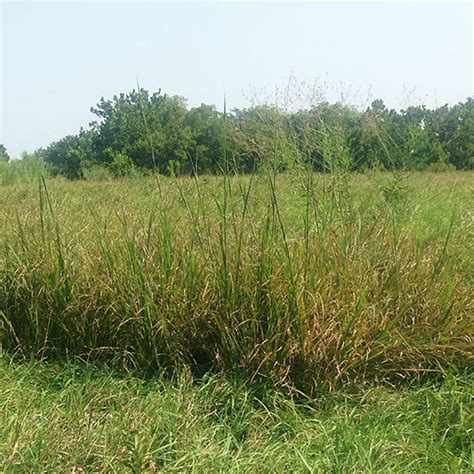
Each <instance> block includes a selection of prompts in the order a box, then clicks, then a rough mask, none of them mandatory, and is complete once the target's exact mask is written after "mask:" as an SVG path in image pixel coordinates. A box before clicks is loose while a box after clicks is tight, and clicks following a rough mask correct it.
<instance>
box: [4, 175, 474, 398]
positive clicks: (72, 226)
mask: <svg viewBox="0 0 474 474" xmlns="http://www.w3.org/2000/svg"><path fill="white" fill-rule="evenodd" d="M473 179H474V177H473V174H472V173H462V172H458V173H456V172H454V173H438V174H431V173H415V174H412V175H406V174H401V173H397V174H376V173H372V174H367V175H357V176H349V175H345V174H343V173H340V174H334V175H325V176H322V175H313V174H308V173H305V172H304V171H301V170H300V171H298V170H296V169H295V170H294V171H293V172H291V173H286V174H283V175H277V176H274V175H272V174H271V173H267V174H265V173H263V174H259V175H256V176H235V177H224V178H221V177H206V176H204V177H199V178H198V179H194V178H179V179H174V178H164V177H157V178H140V179H123V180H120V181H109V182H87V181H85V182H67V181H64V180H61V179H53V180H48V181H43V180H39V181H38V182H37V186H32V185H31V183H27V182H25V183H21V182H20V183H16V184H15V185H14V186H13V185H12V186H8V185H6V186H1V187H0V238H1V242H2V245H1V247H0V322H1V326H0V331H1V335H0V338H1V339H0V340H1V342H2V343H3V346H4V348H5V349H6V350H7V351H9V352H19V353H22V354H23V355H26V356H29V355H31V354H33V355H38V356H43V357H50V358H57V359H61V358H63V357H64V356H66V355H79V356H81V357H86V358H89V359H92V360H95V361H100V360H103V361H106V362H107V363H108V364H110V363H111V362H112V363H114V364H115V365H116V366H120V367H122V368H127V369H130V368H135V369H136V370H137V371H139V372H142V373H147V374H148V375H149V374H152V373H157V372H160V371H162V370H167V371H168V372H169V373H172V372H173V371H176V370H178V371H180V370H181V369H182V368H183V367H190V368H191V370H193V372H194V373H197V374H198V375H199V374H202V373H205V372H206V371H208V370H212V371H214V372H216V371H226V372H233V373H236V374H238V375H239V376H241V375H243V376H245V377H247V378H248V379H250V380H260V381H265V382H271V383H273V384H274V385H276V386H279V387H282V388H285V389H288V390H290V391H291V390H294V389H296V390H298V391H302V392H304V393H307V394H313V393H320V392H321V390H334V389H337V388H338V387H341V386H343V385H346V384H353V383H356V384H358V383H364V382H365V381H370V382H373V381H381V380H385V381H387V380H388V381H392V382H393V381H396V380H404V379H405V378H406V377H407V376H415V377H418V376H420V375H423V376H424V375H426V374H430V373H436V372H441V373H442V372H444V371H447V370H461V371H462V370H465V369H469V368H472V356H473V341H472V335H473V317H472V316H473V312H474V304H473V300H472V293H473V291H472V290H473V281H474V280H473V277H474V272H473V265H472V261H473V256H474V248H473V242H474V234H473V232H474V230H473V228H474V226H473V213H474V205H473V203H474V199H473V186H472V182H473Z"/></svg>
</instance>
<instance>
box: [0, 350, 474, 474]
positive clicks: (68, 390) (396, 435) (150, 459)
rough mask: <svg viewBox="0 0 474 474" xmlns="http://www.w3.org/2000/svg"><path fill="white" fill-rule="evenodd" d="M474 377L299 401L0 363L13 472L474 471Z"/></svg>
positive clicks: (226, 383) (2, 435) (181, 378)
mask: <svg viewBox="0 0 474 474" xmlns="http://www.w3.org/2000/svg"><path fill="white" fill-rule="evenodd" d="M473 388H474V380H473V378H472V375H470V376H469V375H465V376H458V377H456V378H453V377H447V378H446V379H445V381H444V382H443V383H440V384H438V385H424V386H423V385H421V386H416V387H411V388H410V387H405V388H404V389H400V388H399V389H397V390H393V389H390V388H388V387H385V388H382V387H372V388H371V387H366V388H365V389H363V390H360V391H358V392H355V393H354V392H352V393H349V392H347V391H344V390H342V391H340V392H339V393H338V394H337V395H335V394H333V395H331V396H323V397H319V398H317V399H315V400H312V401H307V400H306V401H302V400H300V401H298V400H295V399H292V398H290V397H288V396H283V395H282V393H281V392H279V391H275V390H273V389H271V388H268V387H267V388H264V387H263V386H261V385H256V384H250V383H248V382H246V383H244V382H237V381H231V379H228V378H227V379H226V378H223V377H216V376H209V377H208V376H206V377H204V378H203V379H201V380H196V379H194V378H193V377H192V376H191V375H190V374H189V372H182V373H181V375H177V376H176V377H175V378H174V379H173V380H170V379H165V378H163V377H160V378H155V379H152V380H148V381H144V380H140V379H138V378H135V377H132V376H130V375H129V376H125V375H123V374H122V375H120V374H115V375H114V374H113V373H110V372H105V371H101V370H97V369H94V368H92V367H91V366H90V365H83V364H77V363H76V364H73V363H66V364H62V365H56V364H46V363H44V362H43V363H41V362H28V363H26V362H23V363H12V362H8V361H7V360H6V359H5V360H3V362H0V471H2V472H75V473H80V472H157V471H160V472H440V473H441V472H472V468H473V467H474V466H473V463H472V434H473V433H472V430H473V416H472V415H473V414H472V408H473V406H472V393H473Z"/></svg>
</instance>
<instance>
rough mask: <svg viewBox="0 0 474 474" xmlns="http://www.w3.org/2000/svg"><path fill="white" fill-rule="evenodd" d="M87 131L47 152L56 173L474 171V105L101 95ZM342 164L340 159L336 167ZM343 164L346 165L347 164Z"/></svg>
mask: <svg viewBox="0 0 474 474" xmlns="http://www.w3.org/2000/svg"><path fill="white" fill-rule="evenodd" d="M91 111H92V112H93V113H94V114H95V115H96V116H97V120H96V121H94V122H92V123H91V124H90V129H89V130H82V129H81V131H80V132H79V134H78V135H77V136H68V137H65V138H63V139H62V140H59V141H58V142H56V143H53V144H51V145H50V146H49V147H48V148H47V149H46V151H45V152H44V156H45V160H46V162H47V163H48V165H49V167H50V169H51V172H52V174H53V175H56V174H62V175H64V176H66V177H68V178H73V179H75V178H81V177H83V175H84V169H85V168H87V167H90V166H91V165H95V166H103V167H105V168H107V169H108V170H109V171H111V173H112V174H113V175H115V176H126V175H129V174H130V173H136V172H137V170H144V171H153V172H159V173H162V174H167V173H170V172H172V173H173V174H202V173H218V172H222V171H225V170H227V171H229V170H233V171H235V172H246V173H248V172H252V171H255V170H259V169H266V168H268V167H270V168H271V169H274V170H276V171H279V172H281V171H285V170H287V169H289V168H290V167H293V166H295V164H298V163H302V162H304V163H309V164H311V166H312V169H313V170H314V171H332V170H333V169H334V166H335V165H336V161H337V166H338V167H340V166H341V165H342V166H344V167H345V168H346V169H347V170H348V171H363V170H367V169H386V170H423V169H426V168H427V167H429V166H431V165H434V166H435V167H436V166H437V165H435V164H436V163H445V164H448V165H449V164H451V165H453V166H454V167H455V168H456V169H473V168H474V161H473V160H474V142H473V138H472V137H473V136H474V102H473V99H472V98H468V99H467V100H466V102H464V103H460V104H457V105H455V106H452V107H448V106H447V105H445V106H443V107H440V108H438V109H435V110H429V109H427V108H426V107H424V106H417V107H413V106H412V107H408V108H407V109H406V110H401V111H399V112H397V111H395V110H388V109H387V107H386V106H385V104H384V103H383V101H382V100H375V101H373V102H372V104H371V105H370V106H369V107H368V108H367V109H366V110H364V111H360V110H358V109H356V108H355V107H351V106H348V105H345V104H342V103H334V104H330V103H328V102H324V101H321V102H319V103H315V104H314V103H313V104H311V105H310V106H308V107H306V108H304V107H300V108H298V109H297V110H289V109H285V108H282V107H278V106H275V105H268V104H260V105H254V106H252V107H250V108H248V109H242V110H238V109H235V110H233V111H232V112H230V113H226V114H223V113H221V112H218V111H217V110H216V108H215V107H214V106H209V105H205V104H201V105H200V106H199V107H195V108H192V109H190V110H189V109H188V108H187V107H186V101H185V99H183V98H182V97H178V96H168V95H166V94H162V93H161V91H158V92H156V93H154V94H151V95H150V94H149V93H148V91H146V90H143V89H139V90H138V91H135V90H132V91H131V92H130V93H128V94H120V95H118V96H114V97H113V98H112V100H105V99H104V98H102V99H101V100H100V102H99V103H98V104H97V106H96V107H93V108H92V109H91ZM335 160H336V161H335ZM343 162H344V164H343Z"/></svg>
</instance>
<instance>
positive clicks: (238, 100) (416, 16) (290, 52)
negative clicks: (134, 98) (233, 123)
mask: <svg viewBox="0 0 474 474" xmlns="http://www.w3.org/2000/svg"><path fill="white" fill-rule="evenodd" d="M1 15H2V18H1V40H2V45H1V63H0V66H1V71H2V83H1V112H2V114H1V115H2V117H1V122H0V143H2V142H3V143H4V144H5V145H6V147H7V150H8V151H9V152H10V154H11V155H14V156H17V155H18V154H19V153H20V152H21V151H23V150H30V151H32V150H34V149H35V148H37V147H40V146H46V145H47V144H48V143H50V142H51V141H53V140H57V139H59V138H61V137H62V136H64V135H66V134H71V133H76V132H77V131H78V130H79V128H80V126H85V127H86V126H87V125H88V123H89V122H90V121H91V120H93V115H92V114H91V113H90V112H89V109H90V107H91V106H93V105H95V104H96V103H97V102H98V100H99V99H100V97H101V96H105V97H111V96H112V95H113V94H117V93H119V92H128V91H130V90H131V89H132V88H134V87H136V81H137V77H138V78H139V80H140V85H141V86H142V87H144V88H146V89H149V90H151V91H155V90H157V89H158V88H161V89H162V91H163V92H166V93H168V94H177V95H183V96H185V97H187V98H188V99H189V104H190V105H191V106H194V105H199V104H200V103H201V102H205V103H212V104H216V105H217V106H218V107H221V106H222V103H223V88H224V85H225V91H226V97H227V103H228V107H229V108H232V107H243V106H246V105H248V104H249V102H248V99H246V98H245V97H244V95H243V92H247V93H249V91H251V90H253V89H258V90H260V89H265V90H266V91H267V92H271V91H272V90H274V88H275V86H281V85H283V84H284V83H285V81H286V80H287V79H288V77H289V76H290V74H293V75H294V76H295V77H296V78H297V79H299V80H303V81H307V82H311V81H312V80H313V79H314V78H317V77H319V78H321V80H323V81H324V82H325V83H326V84H327V91H326V94H327V96H328V98H329V99H331V100H334V99H337V97H338V94H337V91H338V90H339V89H340V88H341V86H340V84H341V83H343V86H342V89H343V90H345V91H346V92H348V91H349V92H350V91H352V94H353V95H352V96H351V98H350V99H349V100H350V101H353V102H355V103H357V104H360V105H362V104H364V103H365V102H367V101H368V100H369V99H370V98H374V97H380V98H382V99H384V101H385V102H386V103H387V104H388V106H390V107H396V108H399V107H404V106H406V105H407V103H408V102H412V103H420V102H424V103H427V104H428V105H430V106H436V105H442V104H444V103H446V102H448V103H455V102H458V101H461V100H464V99H465V98H466V97H468V96H470V95H472V94H473V65H472V62H473V58H472V52H473V49H472V23H473V17H472V15H473V11H472V4H470V3H469V2H467V3H454V2H446V3H426V2H424V3H408V2H403V3H401V2H398V3H356V2H351V3H337V2H332V3H319V2H318V3H296V2H285V3H283V2H280V3H268V2H261V3H251V2H236V3H228V2H221V3H196V2H193V3H181V2H180V3H175V4H171V3H170V4H166V3H160V2H147V3H138V2H121V3H111V2H82V3H80V2H76V3H67V4H66V3H62V2H54V3H40V2H28V3H20V2H5V1H3V3H2V5H1ZM349 86H350V87H349ZM369 90H370V92H369ZM409 91H411V92H409ZM247 95H248V94H247Z"/></svg>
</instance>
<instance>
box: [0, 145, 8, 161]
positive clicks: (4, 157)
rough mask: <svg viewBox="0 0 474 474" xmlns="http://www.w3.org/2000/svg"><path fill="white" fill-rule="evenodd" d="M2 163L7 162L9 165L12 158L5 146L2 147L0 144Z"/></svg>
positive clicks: (0, 159)
mask: <svg viewBox="0 0 474 474" xmlns="http://www.w3.org/2000/svg"><path fill="white" fill-rule="evenodd" d="M0 161H5V162H6V163H8V162H9V161H10V156H9V154H8V153H7V149H6V148H5V145H2V144H1V143H0Z"/></svg>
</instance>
